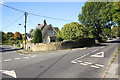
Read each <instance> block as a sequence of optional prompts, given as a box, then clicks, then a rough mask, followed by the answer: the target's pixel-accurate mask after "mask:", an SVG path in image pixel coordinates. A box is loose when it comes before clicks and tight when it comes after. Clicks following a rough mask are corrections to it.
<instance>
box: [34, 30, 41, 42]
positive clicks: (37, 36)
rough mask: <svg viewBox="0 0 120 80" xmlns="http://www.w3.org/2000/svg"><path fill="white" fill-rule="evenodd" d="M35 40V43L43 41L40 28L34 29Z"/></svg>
mask: <svg viewBox="0 0 120 80" xmlns="http://www.w3.org/2000/svg"><path fill="white" fill-rule="evenodd" d="M33 42H34V44H36V43H41V42H42V33H41V30H40V29H36V30H35V31H34V36H33Z"/></svg>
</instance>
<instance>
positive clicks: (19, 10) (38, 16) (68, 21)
mask: <svg viewBox="0 0 120 80" xmlns="http://www.w3.org/2000/svg"><path fill="white" fill-rule="evenodd" d="M0 4H1V5H3V6H5V7H8V8H11V9H13V10H16V11H19V12H23V13H25V12H26V11H23V10H20V9H16V8H13V7H10V6H8V5H5V4H2V3H0ZM27 13H28V14H30V15H33V16H38V17H44V18H49V19H55V20H61V21H67V22H74V21H70V20H65V19H60V18H54V17H49V16H43V15H40V14H34V13H30V12H27Z"/></svg>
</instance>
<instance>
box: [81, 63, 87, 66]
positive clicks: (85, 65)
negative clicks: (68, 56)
mask: <svg viewBox="0 0 120 80" xmlns="http://www.w3.org/2000/svg"><path fill="white" fill-rule="evenodd" d="M80 64H81V65H84V66H86V65H88V64H85V63H80Z"/></svg>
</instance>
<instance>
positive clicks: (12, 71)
mask: <svg viewBox="0 0 120 80" xmlns="http://www.w3.org/2000/svg"><path fill="white" fill-rule="evenodd" d="M0 72H2V73H4V74H6V75H9V76H11V77H13V78H17V75H16V73H15V71H14V70H11V71H8V70H0Z"/></svg>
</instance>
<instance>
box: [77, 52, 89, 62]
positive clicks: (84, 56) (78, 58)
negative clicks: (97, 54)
mask: <svg viewBox="0 0 120 80" xmlns="http://www.w3.org/2000/svg"><path fill="white" fill-rule="evenodd" d="M89 54H90V53H87V54H85V55H83V56H81V57H79V58H77V59H75V60H78V59H81V58H84V57H85V56H87V55H89Z"/></svg>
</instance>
